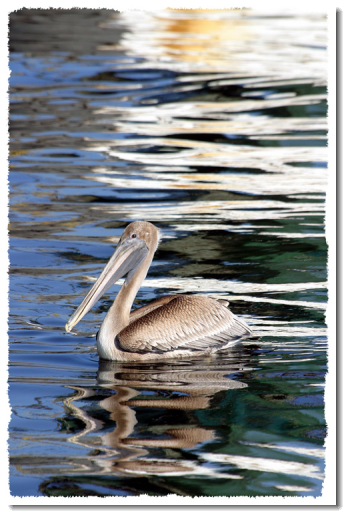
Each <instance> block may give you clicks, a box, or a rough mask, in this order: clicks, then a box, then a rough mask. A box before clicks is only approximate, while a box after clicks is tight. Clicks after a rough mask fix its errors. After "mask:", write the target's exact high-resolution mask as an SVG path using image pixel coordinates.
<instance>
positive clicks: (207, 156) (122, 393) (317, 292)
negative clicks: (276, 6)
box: [9, 10, 327, 497]
mask: <svg viewBox="0 0 343 512" xmlns="http://www.w3.org/2000/svg"><path fill="white" fill-rule="evenodd" d="M10 30H11V32H10V36H11V37H10V50H11V63H10V68H11V72H12V75H11V84H10V85H11V89H10V91H11V106H10V131H11V143H10V150H11V154H10V173H9V181H10V316H9V329H10V330H9V337H10V371H9V381H10V387H9V395H10V405H11V409H12V415H11V422H10V426H9V435H10V440H9V441H10V490H11V494H12V496H13V497H21V496H30V497H35V496H45V497H46V496H55V497H64V496H68V497H75V496H93V497H97V496H118V497H121V496H139V495H141V494H147V495H148V496H154V497H156V496H167V495H168V494H170V493H172V494H174V495H179V496H183V497H193V496H204V497H207V496H216V497H219V496H222V497H224V496H225V497H231V496H242V497H252V496H280V497H288V496H292V497H308V496H313V497H318V496H320V495H321V493H322V485H323V481H324V477H325V467H324V465H325V447H324V443H325V437H326V420H325V415H324V397H323V393H324V386H325V376H326V372H327V335H326V325H325V307H326V301H327V289H326V260H327V245H326V241H325V236H324V213H325V212H324V209H325V188H326V183H327V170H326V167H327V164H326V162H327V148H326V143H327V140H326V130H327V126H326V60H327V52H326V38H327V28H326V18H325V15H324V14H323V15H322V14H318V13H317V14H316V13H315V14H308V13H304V14H301V13H298V14H296V15H295V14H292V13H287V12H286V13H283V12H282V11H278V12H275V13H273V12H270V11H268V12H263V11H258V12H257V11H251V10H242V11H240V10H236V11H206V12H204V11H202V12H201V11H193V12H192V11H187V10H185V11H172V10H169V11H161V12H155V13H148V12H139V11H137V12H135V11H128V12H126V13H121V14H118V13H114V12H112V11H87V10H82V11H69V12H68V11H53V10H50V11H35V10H27V11H19V12H16V13H12V15H11V25H10ZM137 219H144V220H148V221H150V222H153V223H154V224H155V225H156V226H158V227H159V228H160V229H161V230H162V234H163V240H162V243H161V244H160V246H159V249H158V251H157V253H156V256H155V259H154V262H153V264H152V267H151V269H150V272H149V274H148V278H147V279H146V281H145V282H144V283H143V286H142V288H141V289H140V291H139V293H138V295H137V298H136V301H135V304H134V307H137V306H140V305H144V304H146V303H148V302H149V301H150V300H152V299H155V298H156V297H158V296H161V295H163V294H167V293H170V292H183V293H201V294H205V295H208V296H215V297H220V298H227V299H228V300H229V301H230V307H231V309H232V310H233V312H234V313H235V314H237V315H239V316H241V317H242V318H243V319H244V320H245V321H247V322H248V323H249V325H251V326H252V328H253V329H254V330H255V331H256V333H257V334H258V335H260V339H259V340H250V341H246V342H244V343H241V344H238V345H236V346H235V347H233V348H232V350H231V351H228V352H227V353H226V354H224V355H220V356H219V355H217V356H214V357H212V358H195V359H188V360H184V361H176V362H168V363H162V362H159V363H155V364H154V363H149V364H134V363H127V364H123V363H121V364H119V363H111V362H103V361H101V362H99V360H98V356H97V353H96V349H95V339H94V334H95V332H96V331H97V330H98V327H99V325H100V323H101V321H102V318H103V316H104V312H105V310H106V309H107V308H108V306H109V304H110V303H111V301H112V300H113V297H114V295H115V293H116V292H117V291H118V290H119V285H116V286H114V287H113V289H112V290H110V293H108V294H106V295H105V296H104V297H103V299H102V300H101V301H100V302H99V303H98V304H97V305H96V306H95V307H94V308H93V310H92V311H91V312H90V313H88V314H87V316H86V317H85V318H84V319H83V320H82V322H81V323H80V324H79V325H78V326H77V327H76V329H75V330H74V332H73V333H71V334H67V333H66V332H65V331H64V324H65V323H66V321H67V319H68V318H69V316H70V315H71V313H72V312H73V311H74V310H75V308H76V307H77V306H78V305H79V303H80V302H81V300H82V298H83V297H84V295H85V293H86V291H87V290H88V289H89V287H90V286H91V284H92V282H93V281H94V280H95V279H96V278H97V276H98V275H99V273H100V271H101V269H102V268H103V266H104V264H105V263H106V261H107V260H108V258H109V257H110V255H111V254H112V252H113V247H114V246H115V245H116V243H117V241H118V239H119V237H120V235H121V232H122V230H123V228H124V227H125V226H126V225H127V223H129V222H131V221H132V220H137Z"/></svg>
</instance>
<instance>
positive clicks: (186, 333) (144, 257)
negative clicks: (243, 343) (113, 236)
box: [66, 221, 253, 361]
mask: <svg viewBox="0 0 343 512" xmlns="http://www.w3.org/2000/svg"><path fill="white" fill-rule="evenodd" d="M158 243H159V231H158V229H157V228H156V227H155V226H154V225H153V224H151V223H150V222H144V221H136V222H132V223H131V224H129V225H128V226H127V227H126V229H125V230H124V232H123V234H122V236H121V238H120V240H119V243H118V246H117V248H116V250H115V252H114V254H113V255H112V257H111V258H110V260H109V262H108V263H107V265H106V267H105V268H104V270H103V271H102V273H101V275H100V277H99V278H98V280H97V281H96V282H95V284H94V286H93V287H92V288H91V290H90V291H89V292H88V294H87V295H86V297H85V298H84V300H83V301H82V303H81V304H80V306H79V307H78V308H77V310H76V311H75V312H74V314H73V315H72V316H71V317H70V319H69V321H68V323H67V324H66V331H67V332H70V331H71V329H72V328H73V327H74V325H76V324H77V323H78V322H79V321H80V320H81V319H82V318H83V316H84V315H85V314H86V313H87V312H88V311H89V310H90V309H91V308H92V307H93V306H94V304H95V303H96V302H97V301H98V300H99V299H100V297H101V296H102V295H103V294H104V293H105V292H106V291H107V290H108V289H109V288H110V286H112V285H113V284H114V283H115V282H116V281H118V279H120V278H121V277H123V276H125V275H126V280H125V283H124V284H123V286H122V288H121V289H120V291H119V293H118V295H117V297H116V299H115V301H114V302H113V304H112V306H111V307H110V309H109V311H108V312H107V315H106V317H105V319H104V321H103V322H102V324H101V327H100V330H99V332H98V334H97V349H98V353H99V356H100V358H101V359H107V360H112V361H147V360H156V359H170V358H178V357H187V356H190V355H202V354H212V353H214V352H217V351H218V350H223V349H226V348H227V347H228V346H229V345H230V344H232V343H233V342H234V341H236V340H238V339H240V338H243V337H251V336H253V333H252V331H251V330H250V328H249V327H248V326H247V325H246V324H245V323H244V322H243V321H242V320H240V319H239V318H237V317H236V316H235V315H234V314H233V313H231V311H230V310H229V309H228V308H227V302H226V301H222V300H216V299H211V298H208V297H203V296H199V295H181V294H179V295H175V294H174V295H166V296H164V297H161V298H159V299H157V300H155V301H154V302H152V303H150V304H148V305H147V306H143V307H141V308H139V309H136V310H135V311H133V312H131V313H130V310H131V306H132V303H133V301H134V299H135V297H136V294H137V292H138V290H139V288H140V286H141V284H142V282H143V281H144V279H145V277H146V275H147V272H148V270H149V267H150V265H151V262H152V259H153V257H154V253H155V251H156V249H157V246H158Z"/></svg>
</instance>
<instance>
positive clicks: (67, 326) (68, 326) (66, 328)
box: [64, 322, 71, 332]
mask: <svg viewBox="0 0 343 512" xmlns="http://www.w3.org/2000/svg"><path fill="white" fill-rule="evenodd" d="M64 328H65V330H66V332H70V331H71V327H70V325H69V322H67V323H66V324H65V326H64Z"/></svg>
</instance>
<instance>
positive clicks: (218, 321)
mask: <svg viewBox="0 0 343 512" xmlns="http://www.w3.org/2000/svg"><path fill="white" fill-rule="evenodd" d="M154 304H155V303H153V304H152V306H154ZM138 311H139V310H138ZM251 334H252V332H251V330H250V329H249V327H248V326H247V325H246V324H245V323H244V322H243V321H242V320H240V319H238V318H237V317H236V316H235V315H234V314H233V313H232V312H231V311H230V310H229V309H227V308H226V307H225V305H223V304H222V303H220V302H219V301H217V300H215V299H210V298H208V297H202V296H197V295H175V296H168V297H166V298H165V300H164V303H163V304H162V305H159V304H157V305H155V307H153V308H150V310H148V308H147V313H146V314H145V315H141V314H139V313H138V314H137V317H136V318H133V319H132V320H131V319H130V324H129V325H128V326H127V327H125V329H123V330H122V331H121V332H120V333H119V334H118V336H117V342H118V343H119V345H120V347H121V348H122V349H123V350H125V351H129V352H138V353H146V352H157V353H161V352H162V353H163V352H167V351H175V350H190V351H205V350H208V349H212V348H213V349H220V347H223V346H224V345H226V344H227V343H228V342H229V341H230V340H234V339H238V338H241V337H243V336H249V335H251Z"/></svg>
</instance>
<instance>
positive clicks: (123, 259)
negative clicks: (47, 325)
mask: <svg viewBox="0 0 343 512" xmlns="http://www.w3.org/2000/svg"><path fill="white" fill-rule="evenodd" d="M159 239H160V235H159V230H158V229H157V228H156V227H155V226H154V225H153V224H151V223H150V222H145V221H139V220H138V221H135V222H132V223H131V224H129V225H128V226H127V227H126V228H125V230H124V232H123V234H122V236H121V238H120V240H119V243H118V245H117V248H116V250H115V251H114V253H113V255H112V257H111V258H110V260H109V262H108V263H107V265H106V267H105V268H104V270H103V271H102V272H101V274H100V276H99V278H98V279H97V281H96V282H95V283H94V285H93V287H92V288H91V289H90V291H89V292H88V294H87V295H86V297H85V298H84V299H83V301H82V302H81V304H80V306H79V307H78V308H77V310H76V311H75V312H74V313H73V314H72V316H71V317H70V318H69V320H68V322H67V323H66V326H65V329H66V331H67V332H70V331H71V330H72V328H73V327H74V326H75V325H76V324H77V323H78V322H79V321H80V320H81V319H82V318H83V317H84V316H85V314H86V313H88V311H89V310H90V309H91V308H92V307H93V306H94V304H95V303H96V302H97V301H98V300H99V299H100V297H101V296H102V295H103V294H104V293H105V292H106V291H107V290H108V289H109V288H110V287H111V286H112V284H114V283H116V282H117V281H118V279H120V278H121V277H123V276H125V275H126V274H127V277H126V281H125V284H128V283H129V282H130V280H131V278H132V276H133V275H134V274H135V273H136V271H137V270H138V269H139V267H140V266H141V265H142V263H143V261H144V260H145V259H146V257H147V256H148V255H150V257H151V259H150V261H151V260H152V258H153V255H154V253H155V251H156V249H157V246H158V242H159Z"/></svg>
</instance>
